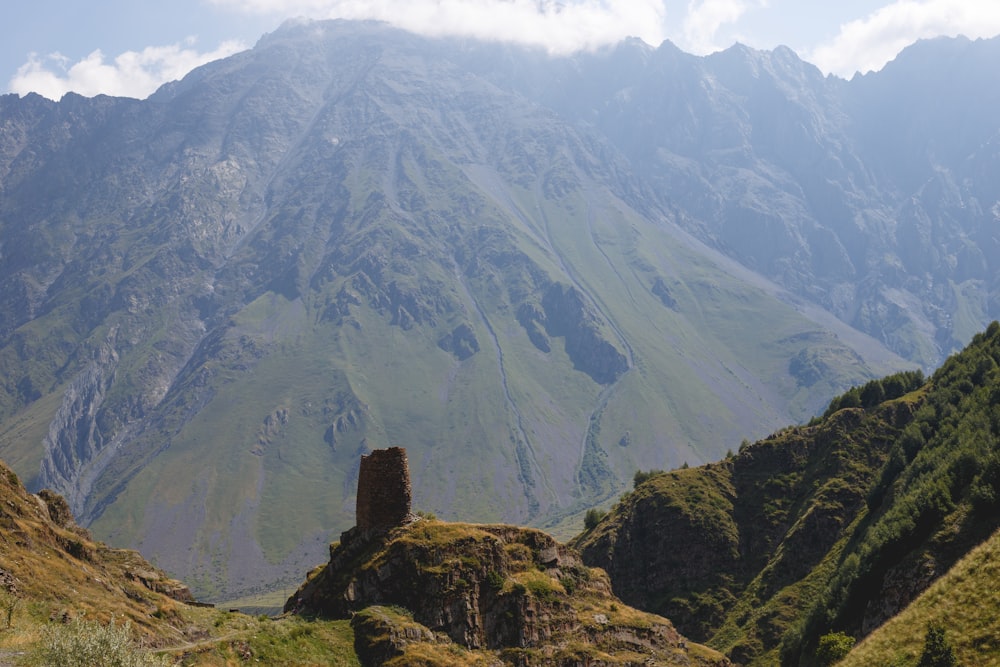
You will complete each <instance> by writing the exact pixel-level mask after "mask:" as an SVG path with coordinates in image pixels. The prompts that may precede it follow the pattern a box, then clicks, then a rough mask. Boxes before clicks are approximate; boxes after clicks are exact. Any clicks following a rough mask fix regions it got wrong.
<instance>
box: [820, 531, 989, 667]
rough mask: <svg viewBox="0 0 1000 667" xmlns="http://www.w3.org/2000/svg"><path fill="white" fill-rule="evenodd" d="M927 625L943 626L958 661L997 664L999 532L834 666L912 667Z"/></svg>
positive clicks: (977, 666)
mask: <svg viewBox="0 0 1000 667" xmlns="http://www.w3.org/2000/svg"><path fill="white" fill-rule="evenodd" d="M929 624H938V625H941V626H942V627H944V629H945V637H946V639H947V641H948V642H949V643H950V644H951V645H952V647H953V648H954V649H955V654H956V656H957V657H958V664H960V665H970V666H975V667H1000V531H998V532H996V533H994V534H993V535H992V536H991V537H990V538H989V539H988V540H986V541H985V542H984V543H983V544H981V545H980V546H978V547H976V549H974V550H973V551H972V552H970V553H969V554H968V555H967V556H966V557H965V558H963V559H962V560H961V561H959V562H958V564H957V565H955V567H953V568H952V569H951V570H950V571H949V572H948V573H947V574H945V575H944V576H943V577H941V579H939V580H938V581H937V582H935V583H934V584H933V585H932V586H931V587H930V588H928V589H927V590H926V591H925V592H924V593H923V595H921V596H920V597H919V598H917V599H916V600H915V601H914V602H913V604H911V605H910V606H909V607H907V608H906V609H905V610H904V611H903V612H902V613H900V614H899V615H898V616H896V617H895V618H893V619H891V620H890V621H888V622H887V623H886V624H885V625H883V626H882V627H881V628H879V629H878V630H876V631H875V632H873V633H872V634H871V635H869V636H868V637H867V638H866V639H865V640H864V641H863V642H861V643H860V644H858V646H857V647H855V649H854V650H853V651H851V653H850V655H848V656H847V657H846V658H845V659H844V660H843V661H841V662H839V663H837V665H838V667H883V666H886V667H888V666H892V667H895V666H896V665H915V664H916V662H917V660H918V659H919V657H920V654H921V652H922V651H923V646H924V637H925V635H926V632H927V627H928V625H929Z"/></svg>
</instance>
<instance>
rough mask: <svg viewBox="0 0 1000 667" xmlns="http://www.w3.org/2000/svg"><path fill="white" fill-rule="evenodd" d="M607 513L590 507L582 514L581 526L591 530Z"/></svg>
mask: <svg viewBox="0 0 1000 667" xmlns="http://www.w3.org/2000/svg"><path fill="white" fill-rule="evenodd" d="M607 515H608V513H607V512H602V511H601V510H599V509H597V508H596V507H591V508H590V509H589V510H587V513H586V514H584V515H583V527H584V528H586V529H587V530H591V529H593V528H594V527H596V526H597V524H599V523H600V522H601V519H603V518H604V517H606V516H607Z"/></svg>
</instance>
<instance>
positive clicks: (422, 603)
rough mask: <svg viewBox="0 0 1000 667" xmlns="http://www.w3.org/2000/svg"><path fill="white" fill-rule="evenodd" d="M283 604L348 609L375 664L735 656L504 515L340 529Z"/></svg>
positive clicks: (341, 612) (366, 656)
mask: <svg viewBox="0 0 1000 667" xmlns="http://www.w3.org/2000/svg"><path fill="white" fill-rule="evenodd" d="M285 610H286V611H290V612H295V613H297V614H304V615H310V616H314V615H315V616H321V617H327V618H348V617H352V618H353V620H352V621H351V625H352V627H353V628H354V631H355V645H356V646H357V648H358V654H359V656H360V657H361V659H362V662H363V664H365V665H372V666H375V665H415V664H421V665H424V664H426V665H440V664H468V665H478V664H482V665H486V664H495V662H496V660H497V659H498V658H499V660H501V661H502V662H503V664H510V665H524V666H534V665H553V666H556V665H566V666H570V665H580V664H586V665H595V666H596V665H602V666H605V665H606V666H608V667H610V666H612V665H648V664H651V663H652V664H658V665H705V666H708V665H718V666H722V665H728V664H729V661H728V660H726V659H725V658H724V657H723V656H722V655H721V654H719V653H717V652H715V651H712V650H711V649H708V648H705V647H703V646H699V645H698V644H694V643H690V642H688V641H687V640H685V639H684V638H683V637H682V636H680V635H679V634H678V633H677V632H676V631H675V630H674V628H673V626H672V624H671V623H670V621H668V620H667V619H665V618H662V617H659V616H655V615H653V614H648V613H644V612H640V611H637V610H635V609H632V608H631V607H628V606H626V605H625V604H623V603H622V602H621V601H619V600H618V599H617V598H615V597H614V596H613V595H612V594H611V590H610V584H609V582H608V579H607V575H606V574H605V573H604V572H602V571H600V570H597V569H591V568H588V567H585V566H584V565H583V564H582V563H581V562H580V560H579V556H578V555H577V554H576V553H575V552H573V550H572V549H568V548H566V547H564V546H562V545H560V544H558V543H557V542H556V541H555V540H553V539H552V538H551V537H549V536H548V535H546V534H545V533H542V532H540V531H537V530H532V529H527V528H517V527H513V526H505V525H471V524H456V523H443V522H439V521H431V520H417V521H416V522H414V523H411V524H409V525H406V526H402V527H398V528H395V529H393V530H392V531H391V532H389V533H388V534H386V535H378V536H374V537H366V536H364V535H362V534H360V533H358V532H349V533H345V534H344V540H343V541H342V542H340V543H336V544H333V545H331V547H330V561H329V563H328V564H326V565H324V566H322V567H319V568H317V569H316V570H315V571H313V572H312V573H310V575H309V579H308V580H307V581H306V583H305V584H303V586H302V587H301V588H300V589H299V590H298V591H297V592H296V593H295V594H294V595H292V597H291V598H290V599H289V600H288V602H287V604H286V605H285ZM429 628H432V629H433V630H434V631H436V632H434V631H432V630H431V629H429ZM456 656H458V657H456Z"/></svg>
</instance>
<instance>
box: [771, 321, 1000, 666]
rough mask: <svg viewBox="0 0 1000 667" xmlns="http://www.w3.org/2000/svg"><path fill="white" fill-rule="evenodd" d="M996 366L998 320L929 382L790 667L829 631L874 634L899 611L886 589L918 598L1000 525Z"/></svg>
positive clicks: (793, 639) (790, 646) (791, 641)
mask: <svg viewBox="0 0 1000 667" xmlns="http://www.w3.org/2000/svg"><path fill="white" fill-rule="evenodd" d="M998 362H1000V323H997V322H993V323H992V324H991V325H990V326H989V328H988V329H987V330H986V332H985V333H982V334H978V335H976V336H975V337H974V338H973V340H972V342H971V344H970V345H969V346H968V347H967V348H966V349H965V350H964V351H962V352H961V353H959V354H956V355H954V356H952V357H950V358H949V359H948V360H947V361H946V362H945V364H944V365H943V366H942V367H941V368H940V369H939V370H938V371H937V372H936V373H935V374H934V375H933V377H932V378H931V379H930V381H929V382H928V385H927V387H926V390H925V392H926V393H925V399H924V400H923V401H922V403H921V404H920V406H919V407H918V408H917V409H916V410H915V412H914V415H913V420H912V421H911V422H910V423H909V424H908V425H907V426H906V427H905V428H904V429H903V430H902V432H901V434H900V437H899V438H898V439H897V441H896V442H895V443H894V444H893V447H892V449H891V450H890V452H889V457H888V460H887V461H886V463H885V465H884V466H883V467H882V470H881V471H880V473H879V478H878V481H877V482H876V483H875V484H873V485H872V487H871V489H870V490H869V492H868V498H867V505H866V510H867V511H866V513H865V515H864V517H863V519H862V520H861V521H860V522H859V525H858V528H857V530H855V531H854V533H853V534H852V536H851V540H850V544H849V545H848V548H847V549H846V550H845V553H844V555H843V557H842V558H841V559H840V561H839V563H838V566H837V569H836V571H835V573H834V575H833V577H832V578H831V579H830V582H829V585H828V586H827V587H826V589H825V590H824V591H823V593H822V595H821V596H820V597H819V598H818V599H817V601H816V603H815V605H814V607H813V609H812V610H811V612H810V615H809V617H808V619H807V620H806V621H805V622H804V624H803V626H802V632H801V633H800V634H793V635H790V636H789V638H788V640H787V641H786V646H785V649H784V653H785V661H786V662H788V663H792V664H794V663H796V661H802V660H804V657H805V656H806V655H808V654H809V652H810V651H811V649H812V642H814V641H815V640H816V638H817V637H818V636H819V635H820V634H822V633H823V632H824V631H826V630H829V629H838V630H845V631H848V632H850V633H852V634H853V635H855V636H859V637H860V636H864V635H867V634H868V633H869V632H871V631H872V630H873V629H875V628H876V627H878V626H879V625H881V623H883V622H884V621H886V620H888V618H890V617H891V616H892V615H893V614H894V613H896V612H898V611H899V610H900V609H898V608H896V609H893V608H891V607H890V608H889V609H886V605H885V603H884V600H882V599H881V598H880V597H879V594H880V593H881V594H883V595H884V594H888V592H889V589H890V588H892V587H895V590H897V591H899V590H900V586H902V587H903V588H902V591H903V592H904V593H905V594H906V596H905V599H906V602H909V601H911V600H912V599H914V598H915V597H916V595H917V594H919V593H920V592H921V591H922V590H924V589H925V588H926V586H927V585H928V584H929V583H930V582H931V581H933V580H935V579H937V578H938V577H940V576H941V575H942V574H944V573H945V572H947V571H948V569H950V568H951V566H952V565H954V563H955V562H956V561H957V560H958V559H959V558H960V557H961V556H963V555H964V554H966V553H968V552H969V551H970V550H971V549H972V548H973V547H974V546H975V545H977V544H979V543H980V542H982V541H983V540H984V539H985V538H986V537H987V536H989V535H990V534H991V533H992V532H993V531H994V530H995V529H996V528H997V526H998V525H1000V517H998V515H997V513H996V509H997V504H998V502H997V501H998V496H1000V440H998V434H1000V375H998V371H997V366H998ZM890 610H891V611H892V613H887V612H888V611H890Z"/></svg>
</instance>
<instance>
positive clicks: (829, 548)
mask: <svg viewBox="0 0 1000 667" xmlns="http://www.w3.org/2000/svg"><path fill="white" fill-rule="evenodd" d="M998 364H1000V324H998V323H993V324H991V325H990V327H989V328H988V329H987V330H986V332H985V333H983V334H978V335H977V336H975V337H974V339H973V341H972V343H971V344H970V345H969V346H968V347H967V348H966V349H965V350H963V351H962V352H961V353H959V354H956V355H955V356H953V357H951V358H949V359H948V360H947V361H946V362H945V364H944V365H943V366H942V367H941V368H940V369H939V370H938V371H937V372H936V373H935V374H934V375H933V377H931V378H930V379H929V380H927V381H926V382H925V383H922V378H921V377H920V375H919V374H915V373H905V374H900V375H896V376H891V377H888V378H885V379H884V380H879V381H872V382H870V383H868V384H867V385H865V386H863V387H860V388H858V389H856V390H852V391H851V392H848V393H847V394H845V395H844V396H842V397H839V398H838V399H836V400H835V401H833V403H832V404H831V406H830V409H829V410H828V412H827V414H826V415H825V416H824V417H822V418H818V419H816V420H814V421H813V422H812V423H811V424H810V425H808V426H801V427H792V428H788V429H785V430H783V431H780V432H778V433H776V434H774V435H773V436H771V437H768V438H767V439H765V440H761V441H759V442H756V443H753V444H750V443H746V444H745V446H744V447H741V449H740V452H739V453H738V454H735V455H734V456H732V457H731V458H728V459H727V460H725V461H722V462H720V463H716V464H711V465H707V466H704V467H701V468H690V469H684V470H676V471H673V472H669V473H666V472H661V473H655V474H651V475H650V476H649V479H647V480H646V481H642V482H641V483H639V484H638V485H637V486H636V488H635V490H634V491H633V492H631V493H629V494H627V495H626V496H625V497H623V499H622V500H621V501H620V502H619V503H618V505H616V506H615V508H614V509H612V511H611V512H610V513H609V514H608V516H607V517H605V518H604V519H603V520H602V521H600V522H599V523H598V524H597V525H596V526H595V527H594V528H592V529H591V530H589V531H588V532H586V533H584V534H583V535H581V536H580V537H579V538H577V540H576V541H575V545H576V546H577V547H578V548H580V549H581V551H582V554H583V557H584V561H585V562H587V563H588V564H591V565H597V566H600V567H603V568H605V569H606V570H607V571H608V573H609V574H610V576H611V580H612V582H613V584H614V589H615V592H616V593H617V594H618V595H620V596H621V597H622V599H623V600H625V601H626V602H628V603H630V604H634V605H636V606H639V607H641V608H644V609H649V610H651V611H655V612H657V613H662V614H664V615H666V616H668V617H670V618H671V619H672V620H673V621H674V622H675V623H676V624H677V627H678V629H679V630H680V631H681V632H683V633H685V634H686V635H688V636H690V637H692V638H693V639H695V640H697V641H704V642H706V643H708V644H709V645H710V646H713V647H715V648H718V649H720V650H722V651H723V652H725V653H727V654H728V655H729V656H730V657H731V658H732V659H733V660H734V661H736V662H740V663H746V664H756V665H768V664H775V663H776V662H778V661H779V659H780V661H781V662H782V663H783V664H788V665H799V664H802V665H811V664H814V660H815V658H814V656H815V653H816V649H817V646H818V641H819V639H820V637H821V636H823V635H826V634H828V633H831V632H835V631H836V632H845V633H847V634H849V635H851V636H853V637H855V638H859V639H860V638H862V637H865V636H867V635H868V634H869V633H871V632H872V631H873V630H875V629H876V628H878V627H879V626H881V625H882V624H883V623H884V622H885V621H887V620H889V619H891V618H893V617H894V616H896V615H897V614H899V613H900V612H901V611H903V610H904V609H907V607H908V606H909V605H910V604H911V603H912V602H913V601H914V600H916V599H917V598H918V596H920V594H921V593H923V592H924V591H925V590H927V588H928V586H930V585H931V584H932V583H933V582H934V581H936V580H938V579H939V578H940V577H941V576H942V575H944V574H945V573H947V572H948V571H949V569H950V568H952V566H954V565H955V564H956V563H957V562H958V561H959V559H961V558H962V557H963V556H965V554H967V553H969V552H970V551H971V550H972V549H973V548H974V547H975V546H976V545H978V544H979V543H981V542H982V541H983V540H985V539H986V538H988V537H989V536H990V535H991V534H993V532H994V531H995V530H996V529H997V527H998V525H1000V514H998V512H997V507H998V504H997V503H998V498H1000V463H998V462H1000V452H998V450H997V446H996V443H997V442H998V441H1000V440H998V435H1000V419H998V413H997V407H996V406H997V405H998V396H1000V367H998ZM639 479H640V480H641V477H640V478H639ZM979 558H980V559H981V558H982V556H979ZM983 576H984V577H985V576H986V575H985V572H984V575H983ZM960 577H961V575H959V574H956V575H955V579H953V580H952V582H953V583H952V584H951V588H950V589H947V590H953V591H958V590H959V586H958V585H957V581H958V580H959V579H960ZM979 585H981V586H983V590H984V591H989V590H992V584H990V583H987V582H986V581H985V580H980V584H979ZM937 595H941V593H940V592H938V593H937ZM963 595H964V594H963ZM978 602H979V603H980V604H982V605H984V613H983V615H982V616H978V617H979V618H985V619H994V620H988V622H987V623H986V624H985V625H983V626H980V627H979V628H978V629H977V630H972V629H969V630H968V633H971V634H965V635H963V638H962V639H961V640H959V639H958V638H956V641H961V643H962V651H963V655H964V656H966V657H967V658H968V662H967V664H979V661H978V658H976V656H984V659H985V656H987V655H992V654H994V653H995V646H996V643H997V642H998V641H1000V626H998V624H996V623H995V618H996V617H997V615H996V613H995V612H996V609H995V608H994V607H993V606H992V605H994V603H995V600H994V598H993V596H992V595H991V594H988V593H985V594H984V595H983V596H982V597H981V598H980V599H979V600H978ZM924 604H925V605H926V603H924ZM955 604H965V605H966V611H968V612H971V611H973V610H971V609H968V603H966V602H961V601H960V600H956V601H955ZM991 609H992V613H991V612H990V611H989V610H991ZM930 616H934V615H930ZM923 618H928V616H927V615H925V616H924V617H923ZM881 636H882V637H883V638H885V637H896V638H899V637H900V635H899V634H895V635H894V634H891V631H890V630H888V629H887V630H885V631H884V634H882V635H881ZM922 637H923V630H921V632H920V633H919V637H918V638H917V640H918V641H922ZM881 641H882V649H881V650H882V653H881V655H883V656H884V655H886V654H887V652H888V653H891V652H892V651H894V650H895V651H898V652H899V655H900V656H905V655H912V654H913V638H912V637H911V638H909V639H907V640H906V641H905V642H903V643H901V644H899V645H897V646H895V648H889V649H887V648H885V642H892V641H893V640H892V639H883V640H881ZM873 642H875V639H874V638H873ZM866 650H867V649H866ZM906 664H909V663H906Z"/></svg>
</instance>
